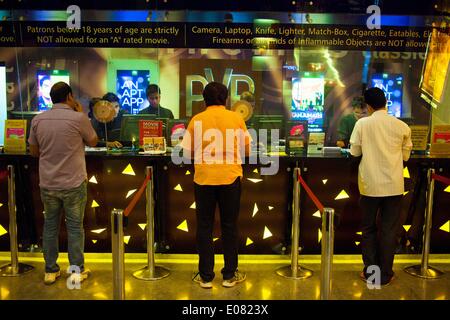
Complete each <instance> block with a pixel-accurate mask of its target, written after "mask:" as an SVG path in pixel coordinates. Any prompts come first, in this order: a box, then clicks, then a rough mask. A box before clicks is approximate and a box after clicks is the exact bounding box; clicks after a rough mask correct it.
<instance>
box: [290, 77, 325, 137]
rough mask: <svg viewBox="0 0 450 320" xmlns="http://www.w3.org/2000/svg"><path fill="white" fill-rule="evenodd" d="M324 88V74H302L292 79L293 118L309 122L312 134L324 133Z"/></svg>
mask: <svg viewBox="0 0 450 320" xmlns="http://www.w3.org/2000/svg"><path fill="white" fill-rule="evenodd" d="M324 88H325V77H324V75H323V73H318V72H301V73H300V74H299V75H298V76H297V77H293V78H292V104H291V118H292V119H293V120H307V121H308V130H309V131H310V132H321V131H323V117H324Z"/></svg>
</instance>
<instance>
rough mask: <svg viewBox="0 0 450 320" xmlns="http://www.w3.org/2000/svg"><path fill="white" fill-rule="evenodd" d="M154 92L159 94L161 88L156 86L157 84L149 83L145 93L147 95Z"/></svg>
mask: <svg viewBox="0 0 450 320" xmlns="http://www.w3.org/2000/svg"><path fill="white" fill-rule="evenodd" d="M154 93H157V94H161V89H160V88H159V87H158V85H157V84H149V85H148V87H147V90H145V94H146V95H147V97H148V96H149V95H151V94H154Z"/></svg>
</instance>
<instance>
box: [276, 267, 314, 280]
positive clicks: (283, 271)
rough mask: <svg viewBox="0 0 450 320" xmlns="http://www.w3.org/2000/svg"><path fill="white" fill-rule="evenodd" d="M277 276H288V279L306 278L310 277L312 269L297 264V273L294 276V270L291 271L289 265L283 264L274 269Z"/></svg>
mask: <svg viewBox="0 0 450 320" xmlns="http://www.w3.org/2000/svg"><path fill="white" fill-rule="evenodd" d="M275 272H276V273H277V274H278V275H279V276H282V277H285V278H288V279H307V278H309V277H312V275H313V273H314V272H313V271H312V270H309V269H306V268H304V267H301V266H298V267H297V275H295V276H294V272H293V271H292V267H291V266H285V267H281V268H279V269H277V270H276V271H275Z"/></svg>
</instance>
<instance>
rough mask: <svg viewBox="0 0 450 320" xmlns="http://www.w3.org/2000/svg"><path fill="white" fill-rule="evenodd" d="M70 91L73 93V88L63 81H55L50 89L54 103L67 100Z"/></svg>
mask: <svg viewBox="0 0 450 320" xmlns="http://www.w3.org/2000/svg"><path fill="white" fill-rule="evenodd" d="M69 93H72V88H71V87H70V86H69V85H68V84H67V83H65V82H62V81H60V82H57V83H55V84H54V85H53V86H52V88H51V89H50V97H51V98H52V102H53V103H54V104H55V103H61V102H65V101H66V100H67V96H68V95H69Z"/></svg>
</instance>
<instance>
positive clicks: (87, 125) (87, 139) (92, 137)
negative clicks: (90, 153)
mask: <svg viewBox="0 0 450 320" xmlns="http://www.w3.org/2000/svg"><path fill="white" fill-rule="evenodd" d="M80 133H81V137H82V138H83V141H84V143H85V144H86V145H87V146H89V147H95V146H96V145H97V142H98V136H97V133H96V132H95V130H94V128H93V127H92V124H91V122H90V121H89V118H88V117H87V116H85V115H84V114H83V115H82V117H81V121H80Z"/></svg>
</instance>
